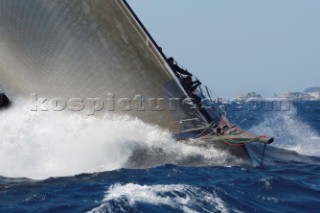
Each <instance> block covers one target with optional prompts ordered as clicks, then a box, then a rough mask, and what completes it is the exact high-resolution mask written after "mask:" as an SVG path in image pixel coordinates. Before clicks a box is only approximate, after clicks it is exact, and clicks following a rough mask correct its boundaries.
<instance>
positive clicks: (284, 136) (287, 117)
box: [250, 106, 320, 157]
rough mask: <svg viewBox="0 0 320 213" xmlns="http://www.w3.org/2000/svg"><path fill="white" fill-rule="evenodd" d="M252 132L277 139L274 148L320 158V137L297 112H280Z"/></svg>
mask: <svg viewBox="0 0 320 213" xmlns="http://www.w3.org/2000/svg"><path fill="white" fill-rule="evenodd" d="M250 131H251V132H254V133H257V134H267V135H271V136H273V137H274V138H275V142H274V143H273V144H272V146H275V147H279V148H282V149H286V150H292V151H296V152H297V153H299V154H302V155H307V156H315V157H320V136H319V134H318V133H317V132H316V131H315V130H314V129H313V128H312V127H311V126H309V125H308V124H306V123H305V122H303V121H301V120H299V118H298V117H297V110H296V109H295V108H294V107H293V106H291V107H290V110H289V111H279V112H275V113H274V114H272V115H270V117H268V118H266V119H265V120H264V121H263V122H262V123H260V124H259V125H257V126H255V127H253V128H252V129H251V130H250Z"/></svg>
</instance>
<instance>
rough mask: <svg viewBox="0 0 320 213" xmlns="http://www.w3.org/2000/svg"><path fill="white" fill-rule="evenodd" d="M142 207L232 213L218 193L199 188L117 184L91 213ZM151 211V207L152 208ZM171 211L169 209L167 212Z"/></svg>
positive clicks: (178, 185) (188, 212)
mask: <svg viewBox="0 0 320 213" xmlns="http://www.w3.org/2000/svg"><path fill="white" fill-rule="evenodd" d="M139 203H143V204H144V205H146V204H148V205H152V206H154V207H155V208H158V209H159V208H162V210H164V211H165V210H169V211H170V208H171V210H175V211H182V212H187V213H191V212H192V213H193V212H230V209H228V207H227V205H226V204H225V203H224V201H223V200H222V199H221V198H220V197H219V196H218V195H217V193H215V192H214V191H213V192H210V193H209V192H206V191H204V190H201V189H200V188H198V187H194V186H189V185H183V184H177V185H139V184H133V183H129V184H125V185H121V184H115V185H113V186H111V187H109V189H108V191H107V192H106V194H105V197H104V199H103V201H102V203H101V205H100V206H99V207H97V208H94V209H92V210H91V211H90V213H99V212H116V211H118V210H120V211H121V212H125V211H126V210H132V209H133V208H134V207H135V206H136V205H138V204H139ZM149 208H150V207H149ZM167 208H169V209H167Z"/></svg>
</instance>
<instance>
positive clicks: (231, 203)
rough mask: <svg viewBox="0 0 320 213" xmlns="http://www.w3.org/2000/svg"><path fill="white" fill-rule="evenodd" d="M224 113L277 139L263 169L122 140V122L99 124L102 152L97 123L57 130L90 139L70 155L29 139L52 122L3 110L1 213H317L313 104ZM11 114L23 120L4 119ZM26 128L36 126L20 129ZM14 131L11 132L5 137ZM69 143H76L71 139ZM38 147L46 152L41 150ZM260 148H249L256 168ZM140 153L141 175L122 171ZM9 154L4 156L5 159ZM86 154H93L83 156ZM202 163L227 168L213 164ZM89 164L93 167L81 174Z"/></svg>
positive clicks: (164, 139)
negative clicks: (102, 134) (104, 134)
mask: <svg viewBox="0 0 320 213" xmlns="http://www.w3.org/2000/svg"><path fill="white" fill-rule="evenodd" d="M286 104H287V103H286ZM228 111H229V117H230V119H231V120H232V122H234V123H237V124H239V125H240V126H241V127H243V128H245V129H247V130H250V131H251V132H255V133H262V134H270V135H273V136H274V137H275V142H274V143H273V144H272V145H270V146H269V147H267V149H266V155H265V159H264V165H262V166H250V165H243V164H239V163H238V161H237V160H236V159H231V160H230V157H229V156H226V155H224V154H218V152H214V150H211V152H204V151H203V150H197V149H194V148H191V147H187V148H186V147H180V146H175V145H173V144H171V142H170V139H169V137H168V136H167V133H166V132H161V131H159V130H155V129H152V128H151V127H145V126H143V124H140V123H131V124H130V126H127V132H126V134H123V129H122V126H124V125H125V123H123V122H126V121H125V120H124V121H113V122H111V124H109V123H108V124H105V123H100V124H98V125H99V126H104V127H105V128H108V127H109V128H111V127H110V126H108V125H112V127H113V132H112V134H111V133H110V132H109V133H108V134H109V135H110V137H111V142H110V141H108V142H107V144H108V146H107V147H105V146H103V145H102V144H100V143H95V141H99V140H100V138H99V137H94V133H97V132H95V131H94V130H92V129H91V128H89V126H92V125H93V123H96V122H92V123H90V122H89V123H88V124H87V123H81V122H80V121H77V120H74V121H73V122H71V123H70V124H69V123H67V122H65V129H67V130H65V131H66V132H59V133H68V132H72V131H75V130H77V129H81V128H82V129H84V130H83V131H85V135H87V133H92V135H90V137H91V138H92V137H94V138H95V140H94V141H91V146H93V147H96V148H92V149H90V146H87V144H84V146H85V149H84V150H80V151H78V150H77V146H74V145H75V144H76V143H75V144H74V143H71V144H64V143H66V141H63V140H62V139H61V138H60V137H59V135H58V136H56V135H52V137H46V138H40V139H35V138H39V137H40V136H41V135H43V134H45V135H47V136H48V135H49V136H50V135H51V134H54V133H52V132H51V130H50V129H46V128H44V127H43V126H44V125H43V124H44V123H46V122H47V121H50V116H49V117H48V116H47V115H46V116H44V117H38V118H35V117H34V116H33V115H25V113H24V114H23V116H22V115H19V112H17V111H16V109H13V110H12V111H10V110H9V111H6V112H1V114H0V116H2V118H4V119H3V120H4V121H3V122H2V121H1V122H0V124H1V125H2V126H4V128H6V131H2V132H1V134H3V133H5V132H7V134H8V135H9V136H10V137H3V136H2V137H1V142H0V148H1V151H0V154H1V156H0V160H1V163H0V175H2V176H3V177H1V178H0V212H319V211H320V149H319V148H320V137H319V135H320V122H319V121H320V113H319V112H320V102H296V103H290V104H289V105H286V106H284V108H282V109H281V107H280V108H279V107H277V106H271V107H270V105H265V106H263V107H260V108H259V109H257V108H254V107H252V106H251V105H246V106H240V105H235V106H230V107H229V108H228ZM17 114H18V115H17ZM15 116H20V118H21V117H22V120H21V121H12V119H13V120H14V118H16V117H15ZM10 119H11V120H10ZM58 120H59V119H58ZM69 120H70V119H69ZM4 122H6V123H4ZM8 122H9V123H10V122H12V124H8ZM28 122H29V125H30V124H31V125H33V126H36V127H35V128H34V129H30V128H31V127H30V126H29V127H28V128H26V129H24V128H23V127H22V126H21V125H22V124H25V123H28ZM38 123H40V124H38ZM37 125H39V126H37ZM12 126H15V127H16V129H15V130H9V129H8V128H9V127H12ZM132 126H134V127H132ZM129 127H131V128H132V129H130V128H129ZM142 127H143V128H142ZM88 128H89V129H88ZM148 128H149V129H148ZM140 129H144V130H140ZM59 131H62V130H59ZM86 131H88V132H86ZM104 131H105V130H104ZM145 131H147V133H146V132H145ZM149 133H150V134H149ZM146 134H147V136H145V135H146ZM67 135H68V134H67ZM85 135H84V136H83V137H85ZM136 135H137V136H136ZM53 136H55V137H53ZM52 138H54V139H52ZM139 138H140V139H141V140H142V142H141V141H139ZM157 138H158V139H159V138H161V140H160V142H159V143H161V144H162V146H161V149H162V150H163V149H164V150H165V154H163V153H162V154H157V152H156V151H154V150H157V148H159V147H155V148H156V149H153V148H154V147H153V148H150V147H151V146H152V145H150V144H153V143H154V142H155V141H157ZM68 139H69V140H74V138H73V134H71V135H68ZM43 140H45V142H46V144H49V148H48V147H46V146H44V145H41V144H42V142H43ZM101 140H102V139H101ZM168 140H169V142H168ZM17 141H18V142H17ZM23 141H29V142H30V141H32V145H30V146H26V145H25V144H23V143H22V142H23ZM57 141H59V142H63V143H62V144H59V143H56V142H57ZM102 141H103V140H102ZM112 141H117V143H116V144H114V143H112ZM132 141H134V142H132ZM145 141H148V142H145ZM172 143H173V142H172ZM61 146H62V148H60V147H61ZM128 146H129V147H130V149H128V148H127V147H128ZM39 147H40V148H39ZM119 147H121V148H119ZM261 148H262V147H261V146H259V145H252V146H251V147H249V149H250V150H251V152H255V153H256V157H257V161H258V160H259V159H260V158H259V157H260V154H259V153H261ZM20 149H21V150H20ZM100 149H102V151H101V152H102V153H106V154H107V155H108V156H109V157H108V158H106V159H103V160H106V161H105V162H106V164H108V165H107V166H106V167H103V166H101V164H103V163H104V161H103V160H101V162H96V161H97V160H96V159H95V156H96V155H97V156H98V157H100V152H99V150H100ZM109 149H111V150H112V152H109V151H108V150H109ZM139 149H141V150H143V151H142V152H141V153H142V155H143V154H145V155H146V157H145V158H146V160H145V161H143V160H140V161H139V162H143V164H144V166H145V167H148V168H138V169H137V168H135V169H128V167H129V166H122V165H125V161H126V160H128V159H130V158H128V156H130V154H132V152H129V151H128V150H131V151H132V150H139ZM166 149H167V150H166ZM169 149H174V150H169ZM3 150H4V151H3ZM14 150H16V153H15V152H13V151H14ZM52 150H56V151H52ZM65 150H71V151H66V152H64V151H65ZM9 151H12V153H11V155H8V154H6V153H7V152H9ZM86 151H87V152H93V153H95V154H94V155H89V156H86ZM29 152H31V153H29ZM44 152H45V153H46V154H45V155H42V153H44ZM145 152H148V153H145ZM75 153H76V154H75ZM208 153H209V154H216V155H217V158H211V156H208ZM20 155H23V156H20ZM56 155H58V156H59V159H56V158H55V156H56ZM110 156H111V157H110ZM253 156H255V154H254V153H253ZM100 158H101V157H100ZM199 158H200V160H199ZM10 160H12V161H14V162H10ZM210 160H216V161H221V162H225V165H224V166H214V165H211V164H210V162H208V161H210ZM110 161H112V162H113V163H112V164H111V163H110ZM185 161H188V163H186V162H185ZM193 161H195V162H196V163H193ZM70 162H71V163H70ZM32 163H33V164H32ZM148 163H149V165H148ZM30 164H32V165H30ZM60 164H65V165H64V166H62V167H61V165H60ZM34 165H36V166H34ZM96 165H100V167H99V166H98V167H96V168H95V169H92V170H89V169H88V168H91V167H93V166H96ZM74 167H76V168H74ZM124 167H126V168H127V169H124ZM86 170H88V171H86ZM58 176H59V177H58ZM22 177H27V178H22Z"/></svg>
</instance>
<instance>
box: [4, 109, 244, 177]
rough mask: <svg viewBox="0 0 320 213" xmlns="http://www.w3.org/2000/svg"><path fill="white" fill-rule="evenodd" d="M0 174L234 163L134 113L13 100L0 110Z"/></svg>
mask: <svg viewBox="0 0 320 213" xmlns="http://www.w3.org/2000/svg"><path fill="white" fill-rule="evenodd" d="M0 117H1V120H0V126H1V129H0V137H1V140H0V175H1V176H6V177H28V178H33V179H44V178H48V177H57V176H72V175H76V174H81V173H95V172H103V171H112V170H117V169H120V168H150V167H156V166H160V165H164V164H176V165H192V166H208V165H228V164H230V165H238V164H239V163H241V160H239V159H237V158H235V157H233V156H231V155H230V154H229V153H228V152H224V151H218V150H216V149H214V148H201V147H197V146H191V145H186V144H182V143H177V142H176V141H175V140H174V139H173V138H172V137H171V134H170V132H168V131H166V130H164V129H161V128H159V127H157V126H152V125H148V124H146V123H144V122H142V121H140V120H138V119H132V118H129V117H119V116H112V115H108V114H106V115H105V116H104V117H103V118H101V119H99V118H94V117H90V116H81V115H72V114H70V113H69V114H68V113H63V112H53V111H45V112H33V111H31V110H30V108H29V107H28V106H25V105H21V104H15V105H14V106H13V107H11V108H10V109H8V110H2V111H1V112H0Z"/></svg>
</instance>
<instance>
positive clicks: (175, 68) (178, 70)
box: [168, 57, 192, 76]
mask: <svg viewBox="0 0 320 213" xmlns="http://www.w3.org/2000/svg"><path fill="white" fill-rule="evenodd" d="M168 64H169V66H170V67H171V69H172V70H173V71H174V72H175V74H176V75H177V76H178V73H179V74H182V75H186V76H192V74H191V73H189V72H188V71H187V70H185V69H182V68H181V67H179V66H178V65H177V64H176V63H175V62H174V59H173V58H172V57H170V58H168Z"/></svg>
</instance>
